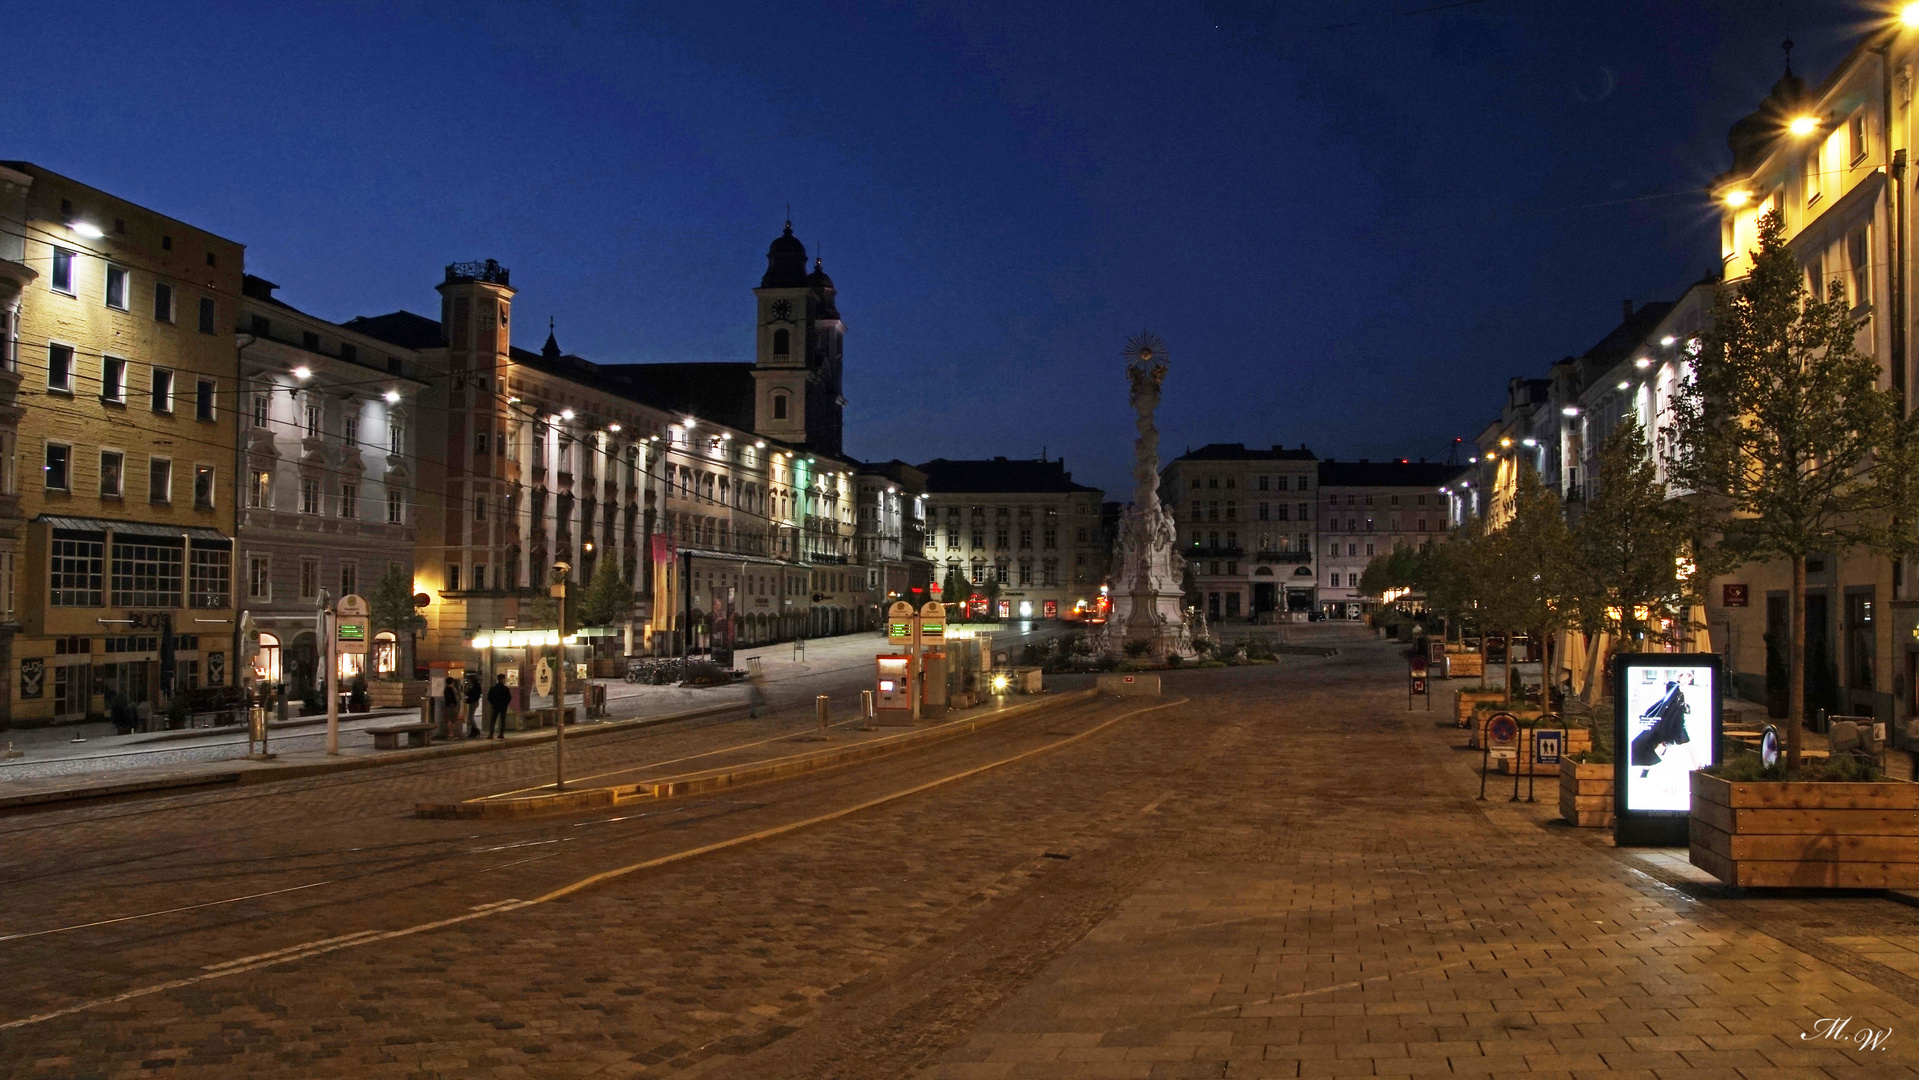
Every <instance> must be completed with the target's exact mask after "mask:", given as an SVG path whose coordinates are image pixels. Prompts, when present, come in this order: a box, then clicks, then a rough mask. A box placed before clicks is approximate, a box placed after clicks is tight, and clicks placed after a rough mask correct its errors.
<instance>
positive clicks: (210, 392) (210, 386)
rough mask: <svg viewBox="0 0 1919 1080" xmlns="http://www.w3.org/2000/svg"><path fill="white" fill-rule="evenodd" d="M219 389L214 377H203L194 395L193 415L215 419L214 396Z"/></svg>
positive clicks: (203, 418) (204, 418) (199, 417)
mask: <svg viewBox="0 0 1919 1080" xmlns="http://www.w3.org/2000/svg"><path fill="white" fill-rule="evenodd" d="M217 392H218V389H217V387H216V385H215V383H214V382H213V380H212V379H201V380H200V381H199V386H198V390H197V391H196V393H195V395H194V403H193V415H194V418H195V419H197V420H211V419H213V396H214V394H215V393H217Z"/></svg>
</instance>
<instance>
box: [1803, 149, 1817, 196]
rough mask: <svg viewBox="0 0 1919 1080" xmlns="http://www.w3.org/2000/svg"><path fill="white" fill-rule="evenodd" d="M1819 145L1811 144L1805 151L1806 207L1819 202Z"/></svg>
mask: <svg viewBox="0 0 1919 1080" xmlns="http://www.w3.org/2000/svg"><path fill="white" fill-rule="evenodd" d="M1819 157H1820V154H1819V144H1818V143H1813V144H1812V146H1811V147H1810V148H1809V149H1807V151H1806V205H1807V206H1811V205H1812V204H1813V203H1816V202H1818V201H1819V194H1820V184H1819V180H1820V175H1819Z"/></svg>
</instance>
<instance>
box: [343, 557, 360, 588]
mask: <svg viewBox="0 0 1919 1080" xmlns="http://www.w3.org/2000/svg"><path fill="white" fill-rule="evenodd" d="M359 591H360V564H359V563H357V562H354V561H353V560H351V559H348V560H347V561H345V562H343V563H341V564H340V595H341V596H352V595H353V594H354V593H357V592H359Z"/></svg>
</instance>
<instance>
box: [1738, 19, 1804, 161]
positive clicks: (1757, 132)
mask: <svg viewBox="0 0 1919 1080" xmlns="http://www.w3.org/2000/svg"><path fill="white" fill-rule="evenodd" d="M1781 47H1782V48H1784V49H1785V50H1786V73H1785V74H1784V75H1781V76H1780V77H1779V81H1778V82H1776V83H1773V84H1772V92H1771V93H1768V94H1767V95H1766V100H1764V101H1762V102H1760V103H1759V109H1758V111H1756V112H1753V113H1751V114H1749V115H1747V116H1744V117H1741V118H1740V119H1739V121H1738V123H1735V124H1734V125H1733V126H1732V130H1731V131H1729V132H1727V133H1726V146H1727V147H1728V148H1729V149H1731V150H1732V171H1733V172H1738V173H1743V172H1750V171H1752V168H1753V166H1755V165H1757V164H1758V163H1759V159H1760V158H1761V157H1763V156H1765V153H1766V148H1767V147H1768V146H1770V145H1771V144H1772V141H1773V140H1774V139H1776V138H1778V137H1779V134H1780V133H1781V132H1783V131H1784V130H1785V129H1786V125H1787V124H1788V123H1790V122H1791V121H1792V117H1793V114H1794V113H1797V112H1798V111H1799V110H1800V109H1801V108H1803V107H1804V106H1805V103H1806V100H1807V98H1808V97H1809V96H1810V95H1809V94H1808V92H1807V90H1806V80H1804V79H1802V78H1800V77H1799V76H1797V75H1795V74H1793V71H1792V42H1790V41H1787V42H1783V43H1782V44H1781Z"/></svg>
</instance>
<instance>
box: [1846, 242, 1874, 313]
mask: <svg viewBox="0 0 1919 1080" xmlns="http://www.w3.org/2000/svg"><path fill="white" fill-rule="evenodd" d="M1846 262H1847V263H1848V264H1849V265H1850V267H1851V270H1852V281H1851V284H1850V287H1851V289H1852V306H1853V307H1864V306H1865V305H1867V304H1870V303H1872V230H1871V228H1870V227H1869V226H1865V225H1861V226H1859V227H1858V228H1857V229H1854V230H1852V231H1851V232H1849V233H1847V234H1846Z"/></svg>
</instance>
